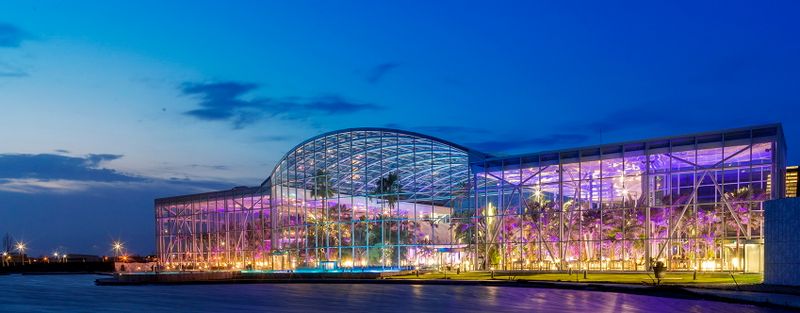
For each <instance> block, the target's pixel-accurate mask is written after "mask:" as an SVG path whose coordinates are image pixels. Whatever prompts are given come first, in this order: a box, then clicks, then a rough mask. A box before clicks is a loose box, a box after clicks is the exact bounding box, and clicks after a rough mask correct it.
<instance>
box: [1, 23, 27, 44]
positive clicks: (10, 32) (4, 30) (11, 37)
mask: <svg viewBox="0 0 800 313" xmlns="http://www.w3.org/2000/svg"><path fill="white" fill-rule="evenodd" d="M28 39H30V35H29V34H28V33H27V32H25V31H23V30H22V29H19V28H18V27H16V26H14V25H11V24H8V23H4V22H0V48H17V47H19V46H20V45H22V42H23V41H25V40H28Z"/></svg>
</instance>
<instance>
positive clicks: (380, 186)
mask: <svg viewBox="0 0 800 313" xmlns="http://www.w3.org/2000/svg"><path fill="white" fill-rule="evenodd" d="M401 192H402V190H401V187H400V176H399V175H397V173H396V172H391V173H389V174H387V175H386V176H385V177H381V178H379V179H378V181H377V182H376V183H375V189H373V191H372V193H373V194H375V195H377V196H378V198H379V199H383V200H385V201H386V202H387V203H388V204H389V209H390V210H393V209H394V205H395V204H397V201H398V200H400V193H401Z"/></svg>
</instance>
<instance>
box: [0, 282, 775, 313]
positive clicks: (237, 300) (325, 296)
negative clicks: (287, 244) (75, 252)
mask: <svg viewBox="0 0 800 313" xmlns="http://www.w3.org/2000/svg"><path fill="white" fill-rule="evenodd" d="M96 278H99V276H93V275H64V276H21V275H11V276H0V312H131V311H141V312H158V311H166V310H169V311H173V312H226V311H235V310H241V311H257V312H321V311H324V312H365V311H370V312H457V311H462V312H475V311H484V312H509V311H521V312H533V311H537V312H551V311H558V312H582V313H587V312H591V313H600V312H726V313H731V312H777V310H774V309H768V308H761V307H756V306H750V305H739V304H729V303H721V302H712V301H700V300H682V299H669V298H659V297H649V296H640V295H630V294H620V293H608V292H592V291H575V290H557V289H536V288H511V287H479V286H408V285H319V284H250V285H192V286H131V287H109V286H95V285H94V279H96Z"/></svg>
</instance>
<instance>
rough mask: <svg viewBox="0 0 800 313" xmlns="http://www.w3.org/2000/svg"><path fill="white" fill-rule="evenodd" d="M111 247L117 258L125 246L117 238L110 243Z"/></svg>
mask: <svg viewBox="0 0 800 313" xmlns="http://www.w3.org/2000/svg"><path fill="white" fill-rule="evenodd" d="M111 247H112V248H113V249H114V256H115V257H117V258H119V255H120V254H122V249H123V248H125V246H124V245H123V244H122V242H121V241H119V240H117V241H114V242H113V243H112V244H111Z"/></svg>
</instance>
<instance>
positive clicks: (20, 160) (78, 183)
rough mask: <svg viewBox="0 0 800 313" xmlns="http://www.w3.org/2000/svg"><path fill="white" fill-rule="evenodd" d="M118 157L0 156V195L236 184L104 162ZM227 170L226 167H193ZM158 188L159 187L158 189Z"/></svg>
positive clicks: (203, 188)
mask: <svg viewBox="0 0 800 313" xmlns="http://www.w3.org/2000/svg"><path fill="white" fill-rule="evenodd" d="M122 157H123V156H122V155H116V154H89V155H85V156H66V155H60V154H0V192H11V193H26V194H34V193H62V194H63V193H79V192H91V191H92V190H97V189H98V188H110V189H153V188H155V187H154V186H171V187H169V188H168V189H176V188H177V189H180V190H186V191H192V192H201V191H210V190H215V189H222V188H228V187H230V186H233V185H234V184H232V183H230V184H227V183H220V182H214V181H205V180H193V179H185V178H184V179H174V178H173V179H162V178H154V177H146V176H139V175H133V174H128V173H123V172H119V171H117V170H114V169H110V168H106V167H104V166H105V163H106V162H109V161H113V160H117V159H120V158H122ZM190 167H205V168H211V169H214V170H227V169H228V167H227V166H224V165H201V164H191V165H190ZM155 189H157V188H155Z"/></svg>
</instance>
